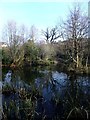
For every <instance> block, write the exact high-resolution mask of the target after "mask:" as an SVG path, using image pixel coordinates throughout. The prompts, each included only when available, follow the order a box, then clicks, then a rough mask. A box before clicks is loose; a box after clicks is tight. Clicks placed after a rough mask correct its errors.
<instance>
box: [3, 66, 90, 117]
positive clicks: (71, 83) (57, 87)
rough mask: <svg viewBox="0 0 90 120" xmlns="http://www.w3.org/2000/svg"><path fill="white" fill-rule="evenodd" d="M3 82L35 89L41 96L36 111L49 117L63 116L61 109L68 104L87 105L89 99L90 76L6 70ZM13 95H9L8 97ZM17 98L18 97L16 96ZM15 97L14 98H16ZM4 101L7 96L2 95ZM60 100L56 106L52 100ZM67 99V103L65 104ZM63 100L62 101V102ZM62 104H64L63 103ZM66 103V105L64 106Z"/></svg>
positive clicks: (29, 70)
mask: <svg viewBox="0 0 90 120" xmlns="http://www.w3.org/2000/svg"><path fill="white" fill-rule="evenodd" d="M3 79H4V82H6V83H11V84H12V85H13V87H14V88H16V89H20V88H25V89H26V90H27V89H29V90H32V89H33V90H34V89H37V90H38V91H39V93H40V94H41V95H42V96H43V99H44V101H43V104H42V103H41V102H40V101H39V100H38V102H37V107H36V111H37V112H38V113H39V112H41V113H42V111H43V110H44V111H45V114H46V115H47V116H49V117H50V118H51V117H52V116H53V115H55V114H56V112H58V113H59V115H60V117H61V118H62V116H63V111H65V109H66V108H67V111H68V110H69V108H70V107H71V106H69V107H68V104H75V105H76V102H78V103H80V104H81V106H85V107H87V104H86V101H87V99H88V100H90V77H87V76H86V77H84V76H75V75H67V74H66V73H63V72H59V71H56V70H55V71H54V70H47V69H44V70H41V69H40V68H39V69H38V68H37V69H36V68H35V69H34V68H33V70H32V69H27V70H24V69H22V70H16V71H13V72H12V71H8V72H7V73H5V78H3ZM12 98H13V97H12V96H11V97H10V99H12ZM16 98H18V97H16ZM16 98H15V99H16ZM3 99H4V101H7V100H6V99H7V97H6V98H5V95H3ZM10 99H8V100H10ZM54 99H55V100H56V101H58V100H59V101H62V102H61V103H62V104H61V103H58V104H57V106H55V105H54V103H53V100H54ZM68 100H69V103H68V104H66V103H67V102H68ZM63 102H64V103H63ZM63 104H64V105H63ZM65 105H67V106H65Z"/></svg>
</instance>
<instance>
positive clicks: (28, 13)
mask: <svg viewBox="0 0 90 120" xmlns="http://www.w3.org/2000/svg"><path fill="white" fill-rule="evenodd" d="M77 1H79V2H81V3H83V8H84V10H86V9H87V5H88V4H87V3H88V1H89V0H0V41H1V34H2V29H3V27H4V24H6V23H7V21H8V20H15V21H16V22H17V23H20V24H23V23H24V24H25V25H27V26H29V27H30V26H31V25H33V24H34V25H35V26H36V27H37V28H38V29H43V28H46V27H49V26H54V25H56V24H57V21H58V19H59V17H62V18H65V17H67V15H68V8H69V7H70V6H71V5H72V2H77Z"/></svg>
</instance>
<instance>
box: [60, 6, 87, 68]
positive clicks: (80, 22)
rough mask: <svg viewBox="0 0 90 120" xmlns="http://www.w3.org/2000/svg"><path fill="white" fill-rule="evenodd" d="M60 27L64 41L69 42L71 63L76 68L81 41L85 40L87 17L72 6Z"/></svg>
mask: <svg viewBox="0 0 90 120" xmlns="http://www.w3.org/2000/svg"><path fill="white" fill-rule="evenodd" d="M63 25H64V26H63V27H62V30H63V34H64V37H65V39H67V40H69V41H71V43H72V44H71V45H72V46H71V48H70V49H71V50H70V52H68V53H69V55H70V57H71V58H72V59H73V62H74V63H75V64H76V67H77V68H78V67H79V65H80V64H81V63H80V58H81V57H82V56H81V55H82V54H83V49H82V41H83V40H84V39H86V37H87V33H88V17H87V16H86V15H85V14H83V13H82V12H81V9H80V6H78V5H77V6H74V8H73V9H71V10H70V14H69V16H68V18H67V20H66V22H64V24H63Z"/></svg>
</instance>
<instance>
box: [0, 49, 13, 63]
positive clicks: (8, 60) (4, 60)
mask: <svg viewBox="0 0 90 120" xmlns="http://www.w3.org/2000/svg"><path fill="white" fill-rule="evenodd" d="M11 62H12V58H11V57H10V51H9V49H8V48H2V64H4V65H10V64H11Z"/></svg>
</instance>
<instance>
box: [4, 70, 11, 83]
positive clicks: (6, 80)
mask: <svg viewBox="0 0 90 120" xmlns="http://www.w3.org/2000/svg"><path fill="white" fill-rule="evenodd" d="M11 75H12V71H11V70H9V71H8V73H7V74H6V75H5V79H4V80H5V82H6V83H10V81H11Z"/></svg>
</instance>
